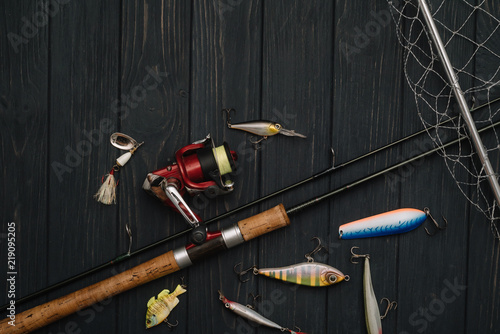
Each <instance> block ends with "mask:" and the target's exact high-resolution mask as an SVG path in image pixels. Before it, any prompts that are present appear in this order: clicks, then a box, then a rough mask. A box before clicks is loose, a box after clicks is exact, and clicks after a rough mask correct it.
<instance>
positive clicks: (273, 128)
mask: <svg viewBox="0 0 500 334" xmlns="http://www.w3.org/2000/svg"><path fill="white" fill-rule="evenodd" d="M233 110H234V109H226V112H227V127H228V128H230V129H236V130H243V131H246V132H250V133H253V134H254V135H258V136H262V138H261V139H259V140H257V141H252V140H251V141H250V142H251V143H252V144H258V143H260V142H261V141H262V140H264V139H267V137H269V136H274V135H277V134H282V135H284V136H289V137H300V138H307V137H306V136H304V135H303V134H300V133H297V132H295V131H294V130H287V129H284V128H283V127H282V126H281V124H279V123H275V122H271V121H264V120H261V121H249V122H242V123H237V124H231V117H230V112H231V111H233Z"/></svg>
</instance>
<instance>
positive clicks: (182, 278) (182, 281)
mask: <svg viewBox="0 0 500 334" xmlns="http://www.w3.org/2000/svg"><path fill="white" fill-rule="evenodd" d="M180 280H181V287H183V288H184V289H186V288H187V284H185V283H184V276H181V277H180Z"/></svg>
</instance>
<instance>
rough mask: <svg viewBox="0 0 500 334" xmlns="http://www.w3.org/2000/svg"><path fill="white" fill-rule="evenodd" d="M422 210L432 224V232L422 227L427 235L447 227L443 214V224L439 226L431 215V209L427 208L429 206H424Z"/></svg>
mask: <svg viewBox="0 0 500 334" xmlns="http://www.w3.org/2000/svg"><path fill="white" fill-rule="evenodd" d="M424 212H425V214H426V215H427V217H428V218H429V219H430V220H431V222H432V225H434V232H433V233H431V232H429V229H428V228H427V227H426V228H424V230H425V233H427V235H430V236H433V235H435V234H436V233H437V232H438V231H441V230H444V229H446V228H447V227H448V220H447V219H446V218H445V217H444V216H442V217H443V221H444V226H439V224H438V222H437V221H436V219H434V217H432V215H431V210H429V208H424Z"/></svg>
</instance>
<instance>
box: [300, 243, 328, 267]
mask: <svg viewBox="0 0 500 334" xmlns="http://www.w3.org/2000/svg"><path fill="white" fill-rule="evenodd" d="M314 239H316V240H318V245H317V246H316V248H314V249H313V250H312V251H311V252H309V253H307V254H306V255H304V257H305V258H306V259H307V262H314V259H313V257H312V256H313V255H314V254H316V253H317V252H319V251H320V250H321V249H322V248H324V249H325V250H326V251H327V252H328V250H327V249H326V248H325V247H324V246H323V245H322V244H321V239H320V238H318V237H313V238H312V239H311V241H312V240H314Z"/></svg>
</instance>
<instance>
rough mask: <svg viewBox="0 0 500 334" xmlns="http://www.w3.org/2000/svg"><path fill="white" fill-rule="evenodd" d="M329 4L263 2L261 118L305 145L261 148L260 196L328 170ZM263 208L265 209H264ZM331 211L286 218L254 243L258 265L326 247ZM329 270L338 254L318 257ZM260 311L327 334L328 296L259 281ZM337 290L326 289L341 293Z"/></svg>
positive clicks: (284, 140) (321, 208) (284, 142)
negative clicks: (276, 229) (277, 230)
mask: <svg viewBox="0 0 500 334" xmlns="http://www.w3.org/2000/svg"><path fill="white" fill-rule="evenodd" d="M332 17H333V4H332V3H327V2H321V1H311V2H300V1H294V2H286V1H273V2H266V3H265V6H264V28H263V29H264V30H263V64H262V66H263V78H262V115H261V117H262V119H275V120H276V121H278V122H279V123H280V124H282V125H283V127H284V128H286V129H290V130H295V131H296V132H298V133H301V134H304V135H306V136H307V138H306V139H302V138H295V137H285V136H275V137H272V138H270V139H268V140H267V142H265V143H264V144H263V148H262V153H261V156H260V157H259V159H261V165H262V181H261V187H262V191H263V192H264V193H268V192H271V191H274V190H276V189H279V188H282V187H284V186H287V185H289V184H291V183H294V182H297V181H299V180H301V179H304V178H306V177H308V176H311V175H312V174H313V173H315V172H319V171H321V170H324V169H326V168H328V167H330V166H331V158H332V157H331V152H330V142H331V136H332V131H331V123H332V99H333V96H332V66H333V64H332V61H333V59H332V50H333V49H332V42H333V22H332V20H331V18H332ZM328 188H329V184H328V181H327V180H326V179H324V180H323V182H316V183H315V184H314V185H312V184H310V185H307V186H303V187H301V189H299V190H294V191H292V192H290V193H287V194H285V195H282V196H279V197H278V198H276V199H273V200H271V201H270V203H269V204H268V205H269V206H271V205H273V204H276V203H278V202H283V203H284V205H285V207H288V208H290V207H292V206H293V205H295V204H298V203H300V202H302V201H304V200H306V199H309V198H311V197H313V196H315V195H319V194H321V193H322V192H325V191H326V190H327V189H328ZM266 206H267V205H266ZM329 219H330V215H329V210H328V206H327V205H326V204H323V205H321V204H319V205H318V206H317V207H315V208H313V209H310V210H307V212H304V213H302V214H299V215H295V216H292V217H291V226H290V227H288V228H287V229H286V230H285V231H281V232H280V233H275V234H271V235H268V236H265V237H264V238H262V239H261V240H259V251H258V257H257V259H256V260H257V264H258V265H259V266H260V267H263V268H266V267H283V266H287V265H291V264H295V263H300V262H304V261H305V258H304V254H306V253H308V252H310V251H312V250H313V249H314V247H315V246H316V244H315V243H314V242H312V241H310V240H311V238H312V237H315V236H316V237H319V238H320V239H321V240H322V242H323V243H324V244H325V245H326V246H328V245H329V244H328V242H329V240H328V234H329V223H328V222H329ZM319 255H320V257H319V258H317V259H321V260H322V261H323V262H324V263H329V264H332V265H334V266H336V264H337V260H338V257H337V255H338V254H335V253H334V252H333V253H330V256H329V257H326V256H325V253H321V254H319ZM254 282H255V284H256V287H257V288H258V290H256V291H258V292H259V293H260V294H261V295H262V299H263V302H262V304H261V307H262V310H263V311H265V312H266V314H267V316H268V317H270V318H272V319H273V320H274V321H276V322H278V323H280V324H282V325H283V326H286V327H288V328H294V326H298V327H300V328H301V329H302V330H303V331H304V332H308V333H310V332H328V331H326V329H327V327H326V319H327V317H330V316H334V315H332V313H331V312H330V311H331V310H328V308H327V307H326V305H328V303H327V295H326V293H327V290H326V289H328V291H329V289H330V288H325V289H322V288H318V289H314V288H309V287H304V286H296V285H290V284H284V283H283V282H280V281H277V280H273V279H269V278H265V277H256V278H255V279H254ZM340 288H341V287H340V286H335V287H331V289H333V290H335V291H338V289H340Z"/></svg>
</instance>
